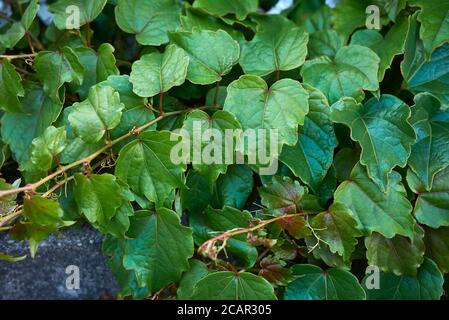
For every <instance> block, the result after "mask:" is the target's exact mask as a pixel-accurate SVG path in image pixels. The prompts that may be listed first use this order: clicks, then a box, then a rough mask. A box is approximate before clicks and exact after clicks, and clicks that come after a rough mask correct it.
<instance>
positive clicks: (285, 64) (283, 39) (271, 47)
mask: <svg viewBox="0 0 449 320" xmlns="http://www.w3.org/2000/svg"><path fill="white" fill-rule="evenodd" d="M255 19H256V20H257V22H258V23H259V25H258V28H257V33H256V35H255V37H254V38H253V39H252V40H251V41H250V42H247V43H245V44H244V45H243V48H242V57H241V59H240V65H241V66H242V68H243V70H244V71H245V73H246V74H254V75H258V76H265V75H267V74H270V73H272V72H275V71H276V72H279V71H288V70H292V69H295V68H298V67H300V66H301V65H302V64H303V63H304V61H305V59H306V55H307V42H308V40H309V36H308V34H307V33H306V32H304V30H302V29H301V28H298V27H296V26H295V24H294V23H293V22H291V21H289V20H288V19H286V18H285V17H283V16H280V15H267V16H255Z"/></svg>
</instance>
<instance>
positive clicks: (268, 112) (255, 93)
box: [224, 75, 309, 147]
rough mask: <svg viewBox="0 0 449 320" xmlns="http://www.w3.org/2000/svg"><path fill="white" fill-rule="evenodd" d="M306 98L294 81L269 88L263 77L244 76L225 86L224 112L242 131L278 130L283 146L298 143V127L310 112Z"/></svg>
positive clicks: (286, 80) (280, 82)
mask: <svg viewBox="0 0 449 320" xmlns="http://www.w3.org/2000/svg"><path fill="white" fill-rule="evenodd" d="M307 99H308V93H307V91H306V90H305V89H304V88H303V87H302V86H301V84H300V83H299V82H297V81H295V80H291V79H282V80H279V81H277V82H276V83H274V84H273V85H272V86H271V87H270V88H269V87H268V85H267V83H266V82H265V81H264V80H263V79H262V78H260V77H258V76H252V75H243V76H241V77H240V78H239V79H238V80H235V81H234V82H232V83H231V84H230V85H229V86H228V96H227V98H226V102H225V105H224V110H225V111H229V112H231V113H233V114H234V115H235V116H236V117H237V120H238V121H239V122H240V124H241V125H242V129H243V130H247V129H253V130H257V129H267V130H273V129H275V130H277V131H278V137H279V139H278V142H279V147H282V145H284V144H287V145H295V143H296V142H297V140H298V125H303V124H304V119H305V116H306V114H307V113H308V112H309V103H308V101H307ZM242 106H245V108H242ZM266 136H269V133H266ZM267 145H269V144H267Z"/></svg>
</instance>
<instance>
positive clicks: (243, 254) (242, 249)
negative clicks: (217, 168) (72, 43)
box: [189, 206, 258, 268]
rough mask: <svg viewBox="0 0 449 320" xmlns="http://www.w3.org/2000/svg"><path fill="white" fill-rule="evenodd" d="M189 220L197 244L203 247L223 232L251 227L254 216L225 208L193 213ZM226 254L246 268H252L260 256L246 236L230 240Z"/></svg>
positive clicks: (238, 236) (246, 212)
mask: <svg viewBox="0 0 449 320" xmlns="http://www.w3.org/2000/svg"><path fill="white" fill-rule="evenodd" d="M189 219H190V225H191V226H192V229H193V236H194V239H195V243H196V244H197V245H198V246H201V245H202V244H203V243H204V242H206V241H207V240H209V239H212V238H213V237H215V236H217V234H219V233H221V232H226V231H229V230H234V229H237V228H248V227H250V221H251V220H252V216H251V214H250V213H249V212H248V211H240V210H237V209H234V208H232V207H228V206H224V207H223V209H212V208H210V207H209V208H207V209H206V210H205V211H204V212H191V214H190V215H189ZM226 252H227V254H228V255H230V256H232V257H235V258H237V259H238V260H239V261H241V262H242V263H241V264H242V265H243V266H244V267H245V268H250V267H252V266H253V265H254V264H255V263H256V260H257V256H258V254H257V249H256V248H255V247H254V246H253V245H252V244H250V243H248V242H247V236H246V234H240V235H237V236H234V237H231V238H229V239H228V241H227V245H226Z"/></svg>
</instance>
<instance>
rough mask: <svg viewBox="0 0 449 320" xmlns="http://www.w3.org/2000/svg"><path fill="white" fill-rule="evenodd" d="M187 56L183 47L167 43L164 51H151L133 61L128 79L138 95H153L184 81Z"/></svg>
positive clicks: (187, 61)
mask: <svg viewBox="0 0 449 320" xmlns="http://www.w3.org/2000/svg"><path fill="white" fill-rule="evenodd" d="M188 65H189V57H188V56H187V54H186V53H185V52H184V50H183V49H180V48H177V47H176V46H174V45H169V46H167V48H166V49H165V53H164V54H161V53H156V52H155V53H151V54H147V55H144V56H142V58H141V59H140V60H138V61H136V62H134V64H133V67H132V71H131V75H130V78H129V81H130V82H131V83H132V84H133V91H134V93H135V94H137V95H138V96H140V97H153V96H155V95H157V94H160V93H164V92H167V91H168V90H170V89H171V88H173V87H175V86H180V85H181V84H183V83H184V81H185V79H186V74H187V67H188Z"/></svg>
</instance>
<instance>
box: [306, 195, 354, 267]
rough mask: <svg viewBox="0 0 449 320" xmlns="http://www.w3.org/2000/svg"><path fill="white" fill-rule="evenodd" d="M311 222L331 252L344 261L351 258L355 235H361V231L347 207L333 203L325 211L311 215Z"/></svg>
mask: <svg viewBox="0 0 449 320" xmlns="http://www.w3.org/2000/svg"><path fill="white" fill-rule="evenodd" d="M311 224H312V227H313V229H314V230H315V233H316V235H317V236H318V237H319V238H320V239H321V240H323V241H325V243H326V244H327V245H328V246H329V249H330V251H331V252H332V253H338V254H339V255H340V256H342V257H343V259H344V260H345V261H348V260H349V259H350V258H351V254H352V252H353V251H354V249H355V246H356V244H357V239H356V237H359V236H362V232H360V230H358V229H357V221H356V220H355V219H354V218H353V217H352V213H351V212H350V209H348V207H346V206H345V205H344V204H341V203H334V204H332V206H331V207H330V208H329V209H328V210H327V211H325V212H322V213H320V214H318V215H316V216H315V217H313V218H312V223H311Z"/></svg>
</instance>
